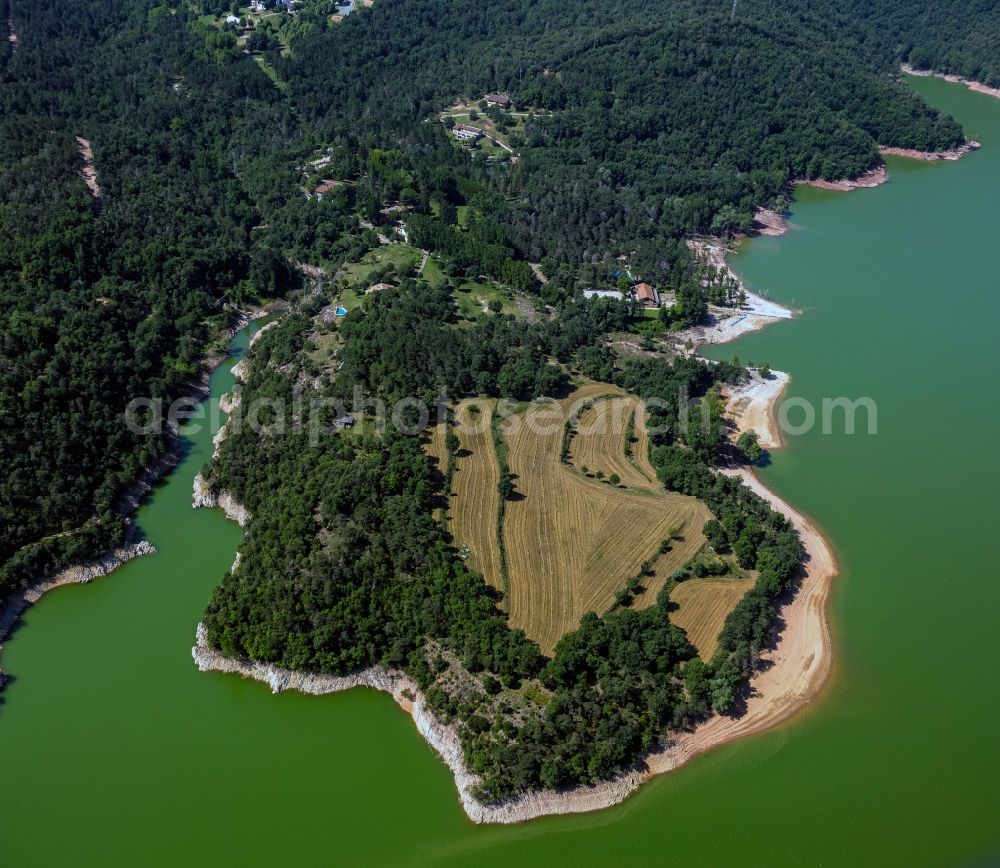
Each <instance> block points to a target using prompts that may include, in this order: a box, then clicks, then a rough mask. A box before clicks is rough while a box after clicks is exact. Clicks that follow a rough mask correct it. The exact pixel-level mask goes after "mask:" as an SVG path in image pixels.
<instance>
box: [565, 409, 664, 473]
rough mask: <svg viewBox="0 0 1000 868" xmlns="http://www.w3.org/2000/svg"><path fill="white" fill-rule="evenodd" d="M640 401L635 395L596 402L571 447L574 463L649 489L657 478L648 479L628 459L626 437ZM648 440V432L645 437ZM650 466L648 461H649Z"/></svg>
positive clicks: (584, 415) (583, 418) (583, 415)
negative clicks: (613, 474)
mask: <svg viewBox="0 0 1000 868" xmlns="http://www.w3.org/2000/svg"><path fill="white" fill-rule="evenodd" d="M639 406H640V401H639V399H638V398H636V397H635V396H633V395H621V396H618V397H614V398H605V399H603V400H597V401H595V402H594V406H593V407H591V408H590V409H589V410H585V411H584V412H583V413H581V414H580V416H579V418H578V420H577V426H576V434H575V436H574V437H573V441H572V444H571V446H570V462H571V463H572V464H573V465H574V466H576V467H577V468H580V469H582V468H584V467H586V468H587V469H588V470H590V471H591V472H594V471H597V470H600V471H602V472H603V473H604V475H605V476H611V474H612V473H616V474H618V476H619V478H620V479H621V484H622V485H625V486H628V487H631V486H644V487H648V486H649V485H650V483H652V482H654V481H655V480H656V475H655V474H653V475H647V474H645V473H644V472H643V471H642V469H641V468H640V466H639V464H638V463H637V462H635V460H634V456H635V446H636V445H637V444H635V443H633V459H632V460H630V459H629V458H628V457H627V456H626V455H625V435H626V433H627V431H628V427H629V420H632V419H634V418H635V414H636V410H637V408H638V407H639ZM643 436H645V432H644V434H643ZM647 463H648V459H647Z"/></svg>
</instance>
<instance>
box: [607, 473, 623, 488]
mask: <svg viewBox="0 0 1000 868" xmlns="http://www.w3.org/2000/svg"><path fill="white" fill-rule="evenodd" d="M621 481H622V478H621V477H620V476H619V475H618V474H617V473H612V474H611V476H609V477H608V482H610V483H611V484H612V485H615V486H617V485H618V484H620V483H621Z"/></svg>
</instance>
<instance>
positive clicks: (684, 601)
mask: <svg viewBox="0 0 1000 868" xmlns="http://www.w3.org/2000/svg"><path fill="white" fill-rule="evenodd" d="M751 587H753V579H751V578H744V579H688V580H687V581H686V582H681V583H680V584H679V585H677V587H676V588H674V590H673V592H672V593H671V594H670V599H671V600H672V601H673V602H674V603H676V604H677V609H676V610H674V611H673V612H671V614H670V620H671V621H673V622H674V623H675V624H676V625H677V626H678V627H680V628H681V629H683V630H684V631H686V632H687V634H688V639H689V640H690V642H691V644H692V645H694V647H695V648H697V649H698V655H699V656H700V657H701V658H702V660H705V661H708V660H711V659H712V655H714V654H715V652H716V650H717V649H718V646H719V633H720V631H721V630H722V625H723V624H724V623H725V620H726V615H728V614H729V613H730V612H731V611H732V610H733V607H734V606H735V605H736V604H737V603H738V602H739V601H740V600H741V599H742V598H743V596H744V595H745V594H746V592H747V591H749V590H750V588H751Z"/></svg>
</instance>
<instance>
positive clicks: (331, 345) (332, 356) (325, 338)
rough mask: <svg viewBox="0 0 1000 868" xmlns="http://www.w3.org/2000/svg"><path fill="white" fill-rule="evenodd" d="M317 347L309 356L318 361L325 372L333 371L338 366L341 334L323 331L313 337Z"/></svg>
mask: <svg viewBox="0 0 1000 868" xmlns="http://www.w3.org/2000/svg"><path fill="white" fill-rule="evenodd" d="M313 344H315V349H314V350H312V352H310V353H309V358H310V359H312V360H313V361H314V362H316V364H317V365H319V366H320V367H321V368H322V369H323V370H324V372H326V373H331V372H332V371H334V370H335V369H336V367H337V364H338V362H337V351H338V349H339V348H340V336H339V335H338V334H337V333H336V332H321V333H320V334H317V335H316V336H315V337H313Z"/></svg>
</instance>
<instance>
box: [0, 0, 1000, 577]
mask: <svg viewBox="0 0 1000 868" xmlns="http://www.w3.org/2000/svg"><path fill="white" fill-rule="evenodd" d="M216 5H218V4H216ZM330 9H331V7H329V5H328V4H324V3H323V2H317V0H310V2H308V3H305V4H304V5H303V7H302V9H301V11H300V12H298V13H297V14H295V15H287V14H278V15H273V16H271V17H269V18H267V19H265V20H263V21H261V22H260V23H259V25H258V27H257V28H256V29H255V30H254V34H256V35H255V36H254V40H253V42H252V43H250V42H248V45H249V46H250V47H251V48H255V49H261V50H262V53H261V54H259V55H258V56H254V55H253V54H250V53H247V52H246V51H244V49H243V48H242V47H241V46H240V45H239V43H238V40H237V35H236V33H235V31H234V30H233V28H231V27H222V26H217V25H216V24H213V23H212V20H211V15H210V16H209V17H208V19H206V18H205V17H204V16H203V14H202V13H206V12H207V13H211V14H222V13H224V12H225V11H226V10H225V9H224V8H223V7H222V6H220V7H219V8H212V4H207V5H206V4H201V3H197V4H196V3H188V2H180V0H169V2H165V3H158V2H153V0H142V2H138V0H136V2H126V0H94V2H83V0H68V2H60V3H55V2H54V0H41V2H33V3H30V4H13V5H11V4H10V3H9V2H6V0H5V2H4V4H3V7H2V9H0V12H2V14H3V17H4V18H5V19H6V18H9V20H10V26H11V27H12V28H13V30H14V32H16V34H17V38H18V41H17V45H16V50H15V45H14V44H13V43H12V42H10V41H8V40H2V41H0V109H2V110H0V230H2V238H3V242H4V243H3V244H2V246H0V322H2V330H0V372H2V381H0V410H2V414H3V419H4V424H3V426H2V428H0V454H2V455H3V458H4V462H5V468H6V472H5V473H4V475H3V478H2V479H0V564H2V566H0V582H2V583H3V585H5V586H14V585H16V584H18V583H19V582H23V581H27V580H30V578H31V577H32V576H34V575H37V574H39V573H40V572H44V571H45V570H47V569H51V568H54V567H55V566H58V565H59V564H61V563H66V562H71V561H75V560H78V559H80V558H81V557H84V556H86V555H87V554H89V553H93V552H95V551H97V550H100V549H102V548H104V547H105V546H106V545H107V544H108V543H110V542H112V541H114V540H115V539H116V538H117V537H118V536H119V535H120V533H121V530H122V524H121V520H120V518H119V517H116V514H115V512H114V509H113V507H114V505H115V503H116V500H117V499H118V497H119V495H120V493H121V491H122V489H123V488H124V487H125V486H126V485H127V483H128V481H129V480H131V479H133V478H134V477H135V476H136V474H137V473H138V472H139V470H140V469H141V468H142V467H144V466H148V465H149V464H150V463H151V462H152V460H153V459H154V457H155V456H156V455H157V454H159V453H160V452H162V451H163V449H164V448H165V446H166V445H167V444H166V443H165V440H164V438H163V437H161V436H148V437H141V436H136V435H132V434H130V433H129V432H128V431H127V430H125V429H124V428H123V426H122V425H121V424H120V420H121V414H122V410H123V408H124V406H125V404H126V403H127V401H128V399H129V398H131V397H135V396H141V395H147V396H148V395H152V396H164V397H168V398H169V397H171V396H174V395H177V394H179V393H181V392H183V391H185V390H186V389H188V388H189V385H190V383H191V382H192V381H196V380H197V379H198V376H199V367H200V359H201V357H202V356H203V354H204V352H205V349H206V346H207V344H209V343H210V342H211V340H212V338H213V337H214V336H216V335H218V334H219V333H220V331H221V330H222V329H223V328H224V327H225V326H226V324H227V322H228V320H229V318H230V317H231V315H232V313H233V310H234V309H235V308H236V307H237V306H239V305H240V304H247V303H250V302H251V301H253V300H256V299H258V298H261V297H264V296H266V295H268V294H273V293H278V292H281V291H283V290H285V289H287V288H288V286H289V285H291V284H293V283H294V282H295V279H296V278H295V275H294V272H293V271H292V269H291V268H290V265H289V263H290V262H291V261H310V260H314V261H315V260H319V261H321V262H329V263H334V264H335V263H337V262H339V261H343V260H344V259H346V258H348V257H349V256H351V255H354V254H356V253H357V251H358V250H359V249H360V250H362V251H363V250H364V249H365V246H366V245H367V246H370V245H371V244H372V243H374V242H373V241H372V240H371V239H368V240H365V239H364V238H363V237H362V236H359V235H358V234H357V233H356V232H355V231H354V227H355V226H356V223H357V220H358V219H359V218H362V219H373V218H375V217H377V214H378V211H379V209H380V208H381V207H382V206H384V205H385V204H390V203H394V202H400V201H402V202H404V203H407V204H408V206H409V207H410V208H411V210H412V211H413V217H412V220H413V221H414V222H413V223H412V225H413V227H414V230H415V231H416V232H417V233H418V234H421V233H422V235H421V241H423V242H424V243H427V244H428V245H429V246H433V247H434V248H435V249H436V250H440V251H442V252H444V253H446V254H447V255H448V256H450V257H451V258H453V259H455V260H457V262H456V266H457V267H458V268H460V269H462V268H464V269H465V270H467V271H469V272H472V273H478V272H482V273H484V274H485V275H486V276H488V277H491V278H494V279H497V280H501V281H503V282H505V283H507V284H508V285H510V286H513V287H515V288H518V289H522V290H531V289H536V288H535V287H532V286H531V284H532V277H531V275H530V273H529V270H528V269H527V266H526V262H527V261H539V260H540V261H542V263H543V264H544V266H545V268H546V270H547V272H548V273H550V274H554V275H556V277H557V279H556V280H555V281H554V282H553V285H552V286H551V287H549V288H548V289H547V293H548V295H547V297H546V300H547V301H549V302H552V301H558V300H559V292H560V291H561V292H562V293H563V295H564V296H565V295H566V294H571V293H572V292H573V291H574V287H576V286H580V285H586V284H587V283H588V282H590V281H593V280H595V279H597V280H600V279H603V278H606V277H607V276H608V273H609V271H610V267H609V266H608V263H613V262H614V258H615V257H616V256H618V255H619V254H625V255H628V256H630V257H631V261H632V266H633V268H634V269H636V270H637V271H638V272H639V273H642V274H643V275H644V276H645V277H647V279H650V280H654V281H667V280H673V281H674V284H675V286H676V287H678V288H679V287H683V286H688V287H695V286H696V283H688V282H687V280H688V278H686V277H685V273H686V267H687V265H686V264H687V263H688V259H689V257H688V253H687V250H686V248H685V247H684V245H683V243H682V239H683V237H684V236H685V235H687V234H690V233H692V232H701V231H711V232H717V233H725V232H727V231H731V230H735V229H739V228H746V227H747V226H748V225H749V220H750V216H751V214H752V212H753V209H754V207H755V206H756V205H758V204H760V203H765V202H772V201H777V202H779V203H780V202H781V201H782V197H783V196H784V195H785V194H786V192H787V184H788V181H789V180H790V179H792V178H794V177H800V176H806V177H814V176H823V177H836V176H841V175H850V174H856V173H858V172H860V171H862V170H863V169H865V168H866V167H867V166H868V165H870V164H871V163H872V162H873V161H874V160H875V159H876V158H877V157H876V151H875V145H876V143H885V144H894V145H904V146H914V147H920V148H934V147H944V146H948V145H952V144H954V143H955V142H957V141H958V140H959V139H960V138H961V131H960V130H959V129H958V127H957V126H956V125H955V123H954V122H953V121H951V120H950V119H948V118H943V117H941V116H939V115H938V114H937V113H936V112H935V111H933V110H932V109H930V108H928V107H927V106H926V105H924V104H922V103H921V102H920V101H919V99H918V98H916V97H915V96H913V95H912V94H910V93H909V92H907V91H906V90H905V89H904V88H903V87H902V85H900V84H899V83H897V82H896V81H894V80H893V78H892V77H891V75H890V74H889V73H891V72H892V70H893V69H894V67H895V65H896V64H897V63H898V62H899V61H900V60H906V59H908V60H911V61H912V62H914V63H916V64H918V65H927V64H933V65H939V66H943V67H945V68H947V69H953V70H956V71H960V72H963V73H966V74H970V75H976V76H979V77H982V78H984V79H986V80H993V77H994V76H995V72H994V61H995V57H994V53H993V51H992V47H993V46H995V44H996V40H995V39H994V38H993V37H994V36H995V34H996V33H997V30H998V23H997V12H996V10H995V9H994V8H992V5H991V4H981V3H973V2H964V3H960V4H958V5H956V4H952V3H949V4H941V3H933V2H927V0H923V2H917V0H899V2H896V3H891V4H879V6H878V7H877V8H870V6H869V4H864V3H859V2H851V0H797V2H793V3H790V4H784V5H783V6H782V7H780V8H778V7H774V6H773V4H765V3H763V2H757V0H743V2H740V3H739V4H737V7H736V12H735V14H733V13H732V7H731V4H729V3H728V2H706V0H679V2H673V3H670V4H649V3H647V2H640V0H624V2H621V3H618V4H611V5H608V4H599V3H597V2H595V0H578V2H574V3H565V2H561V0H560V2H557V0H540V2H527V0H491V2H487V3H481V2H476V3H473V2H470V0H459V2H458V3H457V5H456V3H455V2H451V0H450V2H448V3H444V2H442V0H380V2H379V3H377V4H375V6H374V7H372V8H362V9H359V10H358V11H357V12H355V13H354V14H352V15H351V16H349V17H348V18H347V19H346V20H344V21H343V22H342V23H340V24H337V25H334V24H332V23H331V22H330V20H329V18H328V13H329V11H330ZM252 35H253V34H252ZM283 45H287V46H288V47H289V48H290V51H282V50H281V47H282V46H283ZM256 61H261V63H257V62H256ZM267 70H270V71H271V74H272V75H271V76H270V77H269V75H268V74H267ZM275 79H276V80H277V83H278V85H280V86H275ZM488 90H506V91H509V92H510V93H512V94H513V95H514V96H515V98H516V99H517V101H518V102H519V103H520V104H522V105H527V106H528V107H530V109H531V115H530V116H528V117H527V118H526V121H525V123H524V125H523V129H522V130H521V131H520V132H519V133H517V135H516V139H515V140H514V144H515V145H516V146H517V149H518V151H519V152H520V159H519V160H517V161H516V163H515V162H514V161H513V160H500V161H494V162H487V161H482V160H476V161H469V160H468V159H467V154H466V153H464V152H463V151H462V150H460V149H458V148H455V147H452V146H451V145H450V143H449V142H448V141H447V136H446V133H445V131H444V130H443V129H442V128H440V127H439V125H437V124H432V123H427V120H428V118H431V117H433V115H434V113H435V112H436V111H437V110H439V109H441V108H443V107H445V106H446V105H448V104H449V103H450V102H452V101H453V100H455V99H458V98H463V97H471V98H473V99H478V98H479V97H480V96H481V95H482V94H483V93H484V92H486V91H488ZM77 137H82V138H83V139H86V140H87V141H89V143H90V145H91V147H92V149H93V159H94V169H95V172H96V182H97V184H98V187H99V195H98V196H96V197H95V196H93V195H92V194H91V192H90V191H89V190H88V188H87V186H86V185H85V183H84V180H83V179H82V177H81V169H82V167H83V157H82V155H81V149H80V146H79V145H78V142H77ZM317 147H325V148H326V149H327V153H329V154H330V155H331V160H330V163H329V167H330V170H331V171H334V172H335V173H336V174H337V175H339V176H343V177H345V178H348V179H351V180H353V181H355V182H356V183H355V184H354V186H352V187H351V188H350V192H349V193H345V194H343V195H341V196H338V197H336V198H335V199H332V200H324V201H323V202H317V201H316V200H314V199H305V198H304V197H303V196H302V195H301V190H300V184H301V183H302V178H301V173H300V171H299V167H300V166H301V165H302V161H303V160H304V159H305V158H306V157H307V155H309V154H310V153H312V152H314V149H315V148H317ZM469 203H474V204H475V207H476V209H477V213H478V214H480V216H481V217H482V220H483V222H481V223H477V224H474V226H473V229H474V230H475V231H472V232H470V233H468V234H460V233H459V234H457V233H454V232H453V230H452V229H450V228H449V224H453V223H454V222H455V214H456V207H457V206H461V205H468V204H469ZM432 209H433V213H435V214H436V215H438V217H437V219H436V220H435V221H432V222H426V221H427V220H428V219H429V218H428V217H427V215H429V214H430V213H431V211H432ZM421 215H424V216H423V218H422V216H421ZM420 219H424V220H425V222H424V223H423V224H421V223H419V220H420ZM479 230H483V231H479ZM449 233H450V234H449ZM359 245H360V247H359ZM697 296H698V292H697V289H695V290H694V292H693V295H692V299H691V304H690V305H684V306H682V309H683V308H686V309H687V311H688V314H689V315H688V317H687V319H686V320H685V322H686V321H689V320H691V319H693V318H696V317H697V316H698V315H700V310H701V304H702V303H701V301H700V300H699V298H698V297H697ZM679 324H684V323H679ZM525 358H527V356H525ZM493 373H494V374H495V373H496V372H493ZM522 379H523V378H522Z"/></svg>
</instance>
